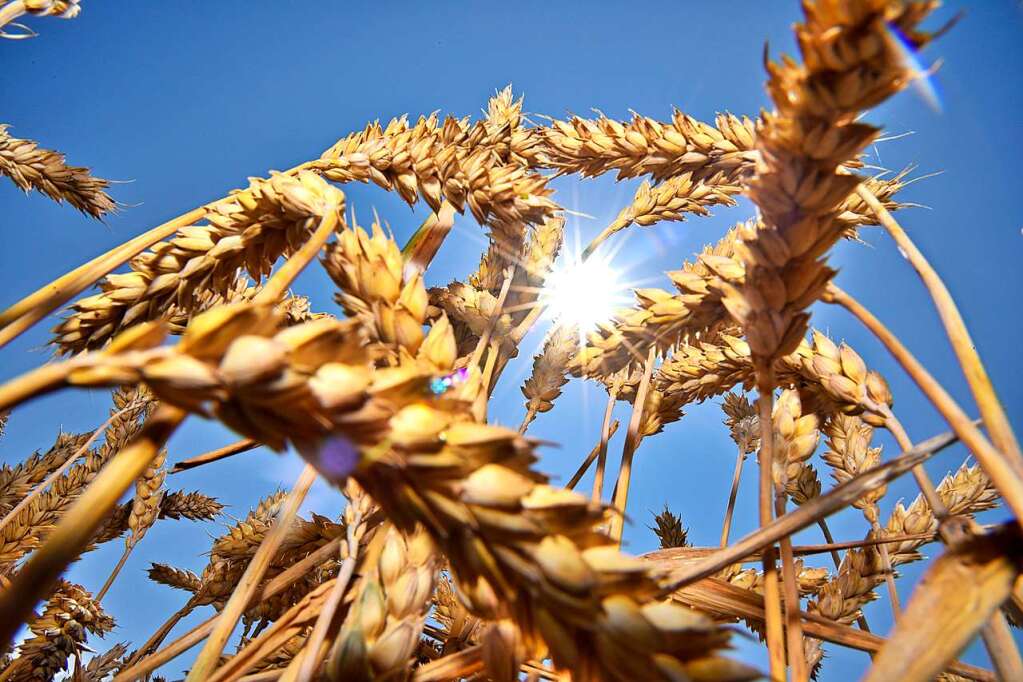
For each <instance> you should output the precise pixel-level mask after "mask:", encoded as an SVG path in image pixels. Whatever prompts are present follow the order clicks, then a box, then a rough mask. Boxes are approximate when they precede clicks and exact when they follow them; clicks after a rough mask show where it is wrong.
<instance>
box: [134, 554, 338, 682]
mask: <svg viewBox="0 0 1023 682" xmlns="http://www.w3.org/2000/svg"><path fill="white" fill-rule="evenodd" d="M340 546H341V538H334V539H333V540H331V541H330V542H328V543H327V544H325V545H324V546H323V547H320V548H319V549H318V550H316V551H315V552H313V553H312V554H310V555H309V556H307V557H305V558H304V559H302V560H301V561H299V562H297V563H295V564H293V565H291V566H289V567H288V568H287V570H285V571H284V572H283V573H281V574H280V575H279V576H277V577H276V578H274V579H273V580H270V581H269V582H267V583H266V585H264V586H263V587H262V589H260V590H258V591H257V592H256V593H255V594H253V595H252V597H251V598H250V599H249V604H251V603H252V602H255V601H258V600H260V599H269V598H270V597H273V596H274V595H276V594H279V593H280V592H281V591H282V590H284V588H286V587H288V586H289V585H290V584H291V583H293V582H295V581H296V580H298V579H299V578H301V577H302V576H303V575H305V574H306V573H308V572H309V571H310V570H312V568H313V567H315V566H317V565H318V564H320V563H322V562H323V561H325V560H326V559H328V558H330V557H331V556H333V555H335V554H337V551H338V547H340ZM218 616H219V614H218V615H216V616H211V617H210V618H207V619H206V620H205V621H203V622H202V623H199V624H198V625H196V626H195V627H194V628H192V629H191V630H189V631H188V632H186V633H185V634H184V635H182V636H181V637H179V638H178V639H176V640H175V641H173V642H171V643H170V644H168V645H167V646H166V647H164V648H163V649H161V650H160V651H157V652H154V653H153V654H152V655H150V656H146V657H145V658H142V659H141V660H138V661H137V662H133V661H134V659H133V661H129V663H131V666H130V667H129V668H127V669H125V670H122V671H121V672H120V673H118V674H117V676H116V677H115V678H114V682H134V680H138V679H139V678H141V677H143V676H145V675H148V674H149V673H151V672H153V671H154V670H156V669H157V668H159V667H160V666H161V665H163V664H165V663H167V662H169V661H172V660H174V659H175V658H177V657H178V656H180V655H181V654H183V653H184V652H186V651H188V650H189V649H191V648H192V647H193V646H195V645H196V644H198V643H199V642H201V641H202V640H204V639H205V638H206V637H208V636H209V634H210V632H212V631H213V626H214V625H215V624H216V621H217V618H218ZM138 656H140V654H136V657H138Z"/></svg>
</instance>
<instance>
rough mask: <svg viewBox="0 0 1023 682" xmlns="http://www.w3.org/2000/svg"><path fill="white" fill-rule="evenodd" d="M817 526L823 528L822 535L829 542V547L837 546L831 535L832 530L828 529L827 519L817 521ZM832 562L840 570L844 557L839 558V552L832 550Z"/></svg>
mask: <svg viewBox="0 0 1023 682" xmlns="http://www.w3.org/2000/svg"><path fill="white" fill-rule="evenodd" d="M817 525H818V526H820V528H821V533H823V534H824V539H825V540H827V542H828V544H829V545H834V544H835V536H833V535H832V534H831V529H830V528H828V522H827V521H826V520H825V519H820V520H819V521H817ZM831 560H832V561H833V562H834V563H835V568H839V567H840V566H841V565H842V557H840V556H838V551H837V550H835V549H832V550H831Z"/></svg>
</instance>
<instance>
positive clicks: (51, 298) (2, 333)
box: [0, 207, 207, 348]
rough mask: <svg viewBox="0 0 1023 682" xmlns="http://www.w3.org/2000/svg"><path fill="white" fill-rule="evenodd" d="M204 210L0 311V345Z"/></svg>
mask: <svg viewBox="0 0 1023 682" xmlns="http://www.w3.org/2000/svg"><path fill="white" fill-rule="evenodd" d="M206 210H207V209H206V207H200V208H197V209H194V210H192V211H189V212H188V213H185V214H183V215H180V216H178V217H177V218H174V219H172V220H169V221H167V222H166V223H164V224H162V225H157V226H156V227H154V228H153V229H151V230H149V231H148V232H144V233H143V234H140V235H139V236H137V237H135V238H134V239H131V240H129V241H127V242H125V243H124V244H121V245H119V246H116V247H114V248H113V249H111V250H109V251H107V252H106V253H104V254H102V255H100V256H97V257H96V258H93V259H92V260H91V261H89V262H88V263H85V264H84V265H80V266H79V267H77V268H75V269H74V270H72V271H71V272H69V273H67V274H66V275H62V276H60V277H58V278H57V279H55V280H53V281H52V282H50V283H49V284H47V285H45V286H43V287H41V288H39V289H37V290H36V291H35V293H32V294H30V295H28V296H26V297H25V298H23V299H21V300H20V301H18V302H17V303H15V304H14V305H12V306H11V307H10V308H8V309H7V310H5V311H3V312H2V313H0V348H3V347H4V346H6V345H7V344H8V343H10V342H11V341H12V340H13V339H15V338H17V337H18V335H19V334H21V333H22V332H24V331H25V330H26V329H28V328H30V327H31V326H32V325H34V324H35V323H36V322H38V321H39V320H41V319H43V318H44V317H46V316H47V315H49V314H50V313H52V312H53V311H54V310H56V309H57V308H59V307H60V306H62V305H64V304H65V303H67V302H68V301H70V300H71V299H72V298H74V297H75V296H77V295H78V294H80V293H81V292H83V291H85V289H86V288H87V287H89V286H90V285H91V284H92V283H93V282H95V281H96V280H97V279H99V278H100V277H103V276H104V275H106V274H108V273H109V272H110V271H111V270H113V269H115V268H117V267H120V266H121V265H123V264H124V263H125V262H127V261H128V260H129V259H131V258H134V257H135V256H137V255H138V254H140V253H142V252H143V251H145V250H146V249H148V248H149V247H150V246H152V245H153V244H155V243H156V242H158V241H160V240H161V239H166V238H167V237H169V236H171V235H172V234H174V233H175V232H177V231H178V229H180V228H182V227H185V226H187V225H192V224H194V223H195V222H196V221H197V220H199V219H200V218H202V217H203V216H204V215H206Z"/></svg>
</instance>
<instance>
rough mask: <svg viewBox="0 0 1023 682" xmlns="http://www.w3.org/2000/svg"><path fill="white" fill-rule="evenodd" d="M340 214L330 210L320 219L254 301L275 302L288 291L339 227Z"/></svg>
mask: <svg viewBox="0 0 1023 682" xmlns="http://www.w3.org/2000/svg"><path fill="white" fill-rule="evenodd" d="M337 223H338V216H337V211H336V210H328V211H327V212H326V213H324V214H323V217H322V218H321V219H320V224H319V225H318V226H317V227H316V231H315V232H313V234H312V235H311V236H310V237H309V239H307V240H306V242H305V243H304V244H303V245H302V247H301V248H300V249H299V250H298V251H296V252H295V254H294V255H293V256H292V257H291V258H289V259H288V260H287V261H285V263H284V265H282V266H281V267H280V269H279V270H277V272H275V273H274V274H273V277H271V278H270V279H269V281H267V283H266V284H264V285H263V288H262V289H260V291H259V293H258V294H256V295H255V296H254V297H253V298H252V302H253V303H273V302H275V301H277V300H278V299H279V298H280V297H281V296H283V295H284V294H285V292H287V290H288V287H289V286H291V283H292V282H293V281H294V280H295V278H296V277H298V275H299V273H301V272H302V270H304V269H305V267H306V266H307V265H309V263H310V262H311V261H312V260H313V258H315V257H316V254H318V253H319V252H320V249H322V248H323V245H324V244H326V243H327V240H328V239H330V235H332V234H333V233H334V228H335V227H337Z"/></svg>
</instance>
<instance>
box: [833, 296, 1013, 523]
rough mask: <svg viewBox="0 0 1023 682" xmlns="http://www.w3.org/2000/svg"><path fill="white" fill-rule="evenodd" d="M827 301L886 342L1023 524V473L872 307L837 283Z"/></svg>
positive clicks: (889, 349)
mask: <svg viewBox="0 0 1023 682" xmlns="http://www.w3.org/2000/svg"><path fill="white" fill-rule="evenodd" d="M824 300H826V301H828V302H833V303H836V304H838V305H841V306H842V307H843V308H845V309H846V310H848V311H849V312H850V313H852V314H853V315H854V316H855V317H856V318H857V319H858V320H860V322H862V323H863V324H864V326H866V327H867V329H869V330H870V331H871V332H872V333H873V334H874V335H875V336H876V337H877V338H878V340H880V341H881V343H882V344H884V346H885V347H886V348H887V349H888V351H889V352H890V353H891V354H892V355H893V356H894V357H895V359H896V360H897V361H898V362H899V364H900V365H902V368H903V369H904V370H906V373H907V374H909V376H910V377H911V378H912V379H913V381H914V382H916V384H917V386H919V387H920V390H922V391H923V392H924V395H926V396H927V398H928V399H929V400H930V401H931V403H932V404H933V405H934V406H935V407H936V408H937V410H938V412H940V413H941V416H942V417H944V418H945V421H947V422H948V424H949V426H951V427H952V430H953V431H955V433H956V435H957V436H959V437H960V438H961V439H962V441H963V444H965V445H966V447H967V448H968V449H969V450H970V451H971V452H972V453H973V454H974V456H975V457H976V458H977V461H978V462H979V463H980V466H981V467H982V468H983V469H984V473H986V474H987V475H988V477H989V478H990V479H991V481H992V482H993V483H994V484H995V487H997V488H998V492H999V493H1001V495H1002V497H1003V499H1004V500H1005V502H1006V504H1007V505H1009V508H1010V509H1011V510H1012V513H1013V514H1014V515H1015V517H1016V523H1018V524H1020V526H1021V527H1023V476H1021V475H1020V472H1019V471H1017V469H1016V468H1015V467H1014V466H1013V464H1012V461H1011V460H1009V459H1008V458H1006V457H1005V456H1003V455H1002V453H1000V452H999V451H998V450H996V449H995V448H994V446H992V445H991V443H990V442H989V441H988V440H987V439H986V438H985V437H984V435H983V434H982V433H981V432H980V429H978V428H977V427H976V426H975V425H974V424H973V422H972V421H970V418H969V417H967V416H966V413H965V412H963V410H962V408H960V407H959V405H958V404H956V402H955V401H954V400H953V399H952V397H951V396H949V394H948V393H947V392H946V391H945V389H944V388H942V387H941V385H940V384H939V383H938V382H937V381H935V379H934V377H933V376H931V374H930V373H929V372H928V371H927V370H926V369H925V368H924V367H923V365H921V364H920V362H919V361H918V360H917V359H916V358H915V357H914V356H913V354H912V353H910V352H909V350H908V349H906V347H905V346H903V345H902V342H901V341H899V340H898V338H896V336H895V335H894V334H892V333H891V331H889V330H888V328H887V327H885V326H884V324H882V323H881V321H880V320H878V319H877V318H876V317H874V315H873V314H872V313H871V312H870V311H869V310H867V309H866V308H864V307H863V306H862V305H861V304H860V303H859V302H858V301H856V300H855V299H854V298H852V297H851V296H849V294H847V293H845V292H844V291H842V290H841V289H839V288H838V287H837V286H835V285H834V284H833V283H832V284H829V285H828V290H827V293H826V295H825V299H824Z"/></svg>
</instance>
